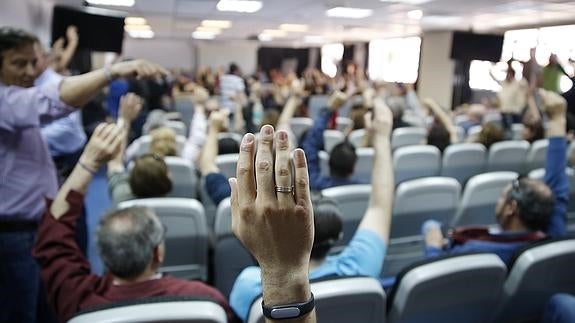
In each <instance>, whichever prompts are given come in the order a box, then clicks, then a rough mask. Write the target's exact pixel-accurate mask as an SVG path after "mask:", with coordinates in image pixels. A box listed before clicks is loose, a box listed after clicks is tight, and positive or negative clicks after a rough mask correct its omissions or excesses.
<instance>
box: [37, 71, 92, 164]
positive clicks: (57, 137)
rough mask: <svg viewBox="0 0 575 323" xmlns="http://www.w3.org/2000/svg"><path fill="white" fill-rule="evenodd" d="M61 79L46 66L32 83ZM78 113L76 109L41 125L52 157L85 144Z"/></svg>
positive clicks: (69, 151) (72, 150)
mask: <svg viewBox="0 0 575 323" xmlns="http://www.w3.org/2000/svg"><path fill="white" fill-rule="evenodd" d="M62 79H63V77H62V75H60V74H58V73H56V72H55V71H54V70H52V69H51V68H48V69H46V70H45V71H44V72H43V73H42V74H41V75H40V76H39V77H38V78H37V79H36V80H35V81H34V85H35V86H40V85H42V84H45V83H49V82H61V81H62ZM80 113H81V112H80V111H79V110H77V111H75V112H73V113H71V114H70V115H68V116H66V117H64V118H61V119H57V120H54V121H52V122H50V123H48V124H43V125H42V129H41V132H42V137H43V138H44V140H45V141H46V143H47V144H48V149H49V150H50V155H51V156H52V157H58V156H62V155H67V154H71V153H75V152H77V151H78V150H80V149H81V148H82V147H84V145H85V144H86V133H85V132H84V128H83V127H82V121H81V114H80Z"/></svg>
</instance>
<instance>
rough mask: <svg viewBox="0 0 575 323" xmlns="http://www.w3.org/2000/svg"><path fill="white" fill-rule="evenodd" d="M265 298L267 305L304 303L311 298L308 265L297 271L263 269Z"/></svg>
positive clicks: (298, 268) (299, 267)
mask: <svg viewBox="0 0 575 323" xmlns="http://www.w3.org/2000/svg"><path fill="white" fill-rule="evenodd" d="M262 286H263V296H264V297H263V298H264V302H265V304H267V305H270V306H273V305H278V304H285V303H294V302H304V301H307V300H308V299H309V298H310V296H311V290H310V284H309V274H308V268H307V265H302V266H298V267H297V269H295V270H286V269H283V268H282V269H272V268H265V267H262Z"/></svg>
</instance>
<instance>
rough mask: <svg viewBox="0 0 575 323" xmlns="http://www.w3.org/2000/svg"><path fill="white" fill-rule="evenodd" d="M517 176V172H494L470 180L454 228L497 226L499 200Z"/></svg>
mask: <svg viewBox="0 0 575 323" xmlns="http://www.w3.org/2000/svg"><path fill="white" fill-rule="evenodd" d="M517 176H518V174H517V173H515V172H492V173H485V174H481V175H477V176H473V177H472V178H470V179H469V181H468V182H467V185H465V189H464V190H463V196H462V198H461V203H460V204H459V208H458V209H457V213H456V215H455V218H454V219H453V222H452V226H461V225H472V224H482V225H489V224H495V205H496V204H497V200H498V199H499V196H500V195H501V192H502V191H503V189H504V188H505V186H507V185H508V184H509V183H511V181H512V180H514V179H516V178H517Z"/></svg>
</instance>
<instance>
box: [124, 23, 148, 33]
mask: <svg viewBox="0 0 575 323" xmlns="http://www.w3.org/2000/svg"><path fill="white" fill-rule="evenodd" d="M124 30H125V31H128V32H130V31H140V30H152V27H150V25H124Z"/></svg>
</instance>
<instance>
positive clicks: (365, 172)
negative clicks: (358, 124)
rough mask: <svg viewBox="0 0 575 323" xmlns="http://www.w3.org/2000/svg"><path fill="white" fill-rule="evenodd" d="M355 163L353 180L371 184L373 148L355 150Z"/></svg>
mask: <svg viewBox="0 0 575 323" xmlns="http://www.w3.org/2000/svg"><path fill="white" fill-rule="evenodd" d="M355 154H356V155H357V162H356V163H355V171H354V173H353V178H355V179H357V180H359V181H361V183H371V173H372V172H373V158H374V154H375V150H374V149H373V148H367V147H365V148H356V149H355Z"/></svg>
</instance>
